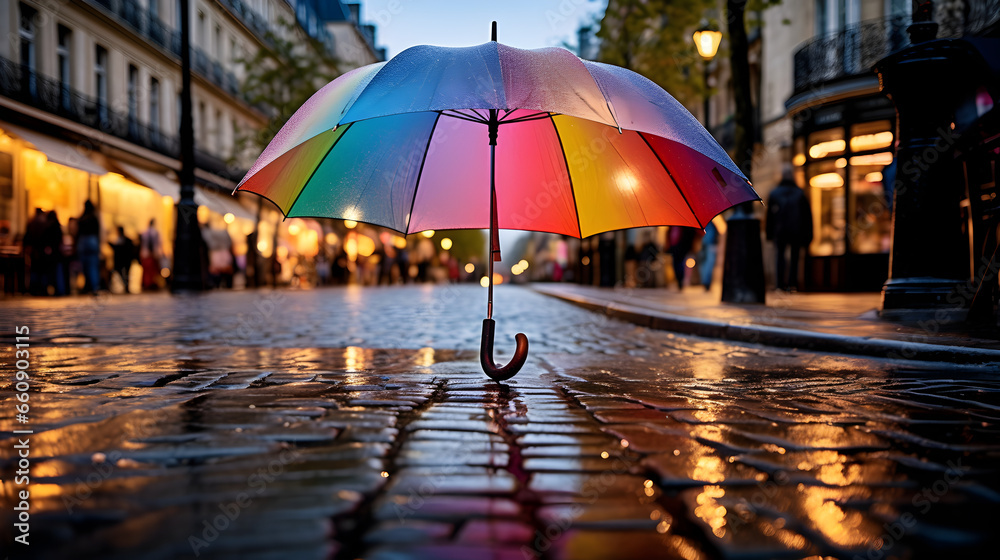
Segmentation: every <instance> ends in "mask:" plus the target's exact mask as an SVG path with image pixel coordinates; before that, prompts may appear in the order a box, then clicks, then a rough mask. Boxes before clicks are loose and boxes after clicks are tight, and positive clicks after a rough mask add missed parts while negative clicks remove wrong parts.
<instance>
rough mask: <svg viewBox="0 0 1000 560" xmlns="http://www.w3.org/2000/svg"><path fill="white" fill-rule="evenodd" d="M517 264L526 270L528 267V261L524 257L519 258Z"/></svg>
mask: <svg viewBox="0 0 1000 560" xmlns="http://www.w3.org/2000/svg"><path fill="white" fill-rule="evenodd" d="M517 266H519V267H521V268H523V269H525V270H527V269H528V261H526V260H524V259H521V260H519V261H517Z"/></svg>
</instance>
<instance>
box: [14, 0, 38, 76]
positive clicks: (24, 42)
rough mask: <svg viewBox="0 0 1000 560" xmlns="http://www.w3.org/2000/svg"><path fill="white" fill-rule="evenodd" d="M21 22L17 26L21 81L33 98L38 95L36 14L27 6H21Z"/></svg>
mask: <svg viewBox="0 0 1000 560" xmlns="http://www.w3.org/2000/svg"><path fill="white" fill-rule="evenodd" d="M20 7H21V21H20V23H19V25H18V36H19V37H20V40H21V68H22V70H21V80H22V83H23V85H24V86H26V89H27V90H28V91H29V92H31V95H32V96H34V95H35V94H36V93H38V84H37V82H36V79H35V68H36V66H35V58H36V54H35V17H36V16H37V15H38V12H37V11H36V10H35V9H34V8H32V7H31V6H29V5H27V4H23V3H22V4H21V5H20Z"/></svg>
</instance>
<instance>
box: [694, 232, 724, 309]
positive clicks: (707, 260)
mask: <svg viewBox="0 0 1000 560" xmlns="http://www.w3.org/2000/svg"><path fill="white" fill-rule="evenodd" d="M718 249H719V230H718V228H716V227H715V223H714V222H708V225H707V226H705V235H703V236H702V237H701V258H700V259H699V263H698V272H699V273H700V274H701V285H702V286H704V287H705V291H706V292H707V291H709V290H711V289H712V276H713V275H714V273H715V257H716V255H717V254H718Z"/></svg>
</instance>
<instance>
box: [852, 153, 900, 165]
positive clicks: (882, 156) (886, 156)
mask: <svg viewBox="0 0 1000 560" xmlns="http://www.w3.org/2000/svg"><path fill="white" fill-rule="evenodd" d="M890 163H892V152H879V153H877V154H868V155H865V156H854V157H852V158H851V165H852V166H854V165H889V164H890Z"/></svg>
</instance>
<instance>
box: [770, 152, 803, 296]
mask: <svg viewBox="0 0 1000 560" xmlns="http://www.w3.org/2000/svg"><path fill="white" fill-rule="evenodd" d="M764 228H765V230H766V233H767V239H768V240H772V241H774V248H775V251H776V253H777V259H776V260H777V262H776V263H775V268H776V270H775V272H776V277H777V284H778V289H779V290H785V291H791V290H795V289H797V288H798V284H799V253H801V252H802V249H804V248H806V247H808V246H809V243H811V242H812V238H813V222H812V212H810V210H809V201H808V200H806V195H805V193H803V192H802V189H800V188H799V187H798V185H796V184H795V179H794V176H793V175H792V166H791V165H788V164H785V167H784V168H783V169H782V174H781V182H780V183H778V186H777V187H775V188H774V190H773V191H771V195H770V196H768V197H767V222H766V224H765V226H764ZM789 251H790V252H791V255H790V257H791V258H790V259H788V260H787V261H786V259H787V258H788V256H787V253H788V252H789ZM786 263H787V264H788V265H790V266H786Z"/></svg>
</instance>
